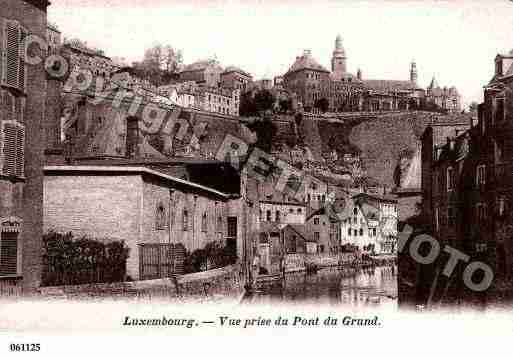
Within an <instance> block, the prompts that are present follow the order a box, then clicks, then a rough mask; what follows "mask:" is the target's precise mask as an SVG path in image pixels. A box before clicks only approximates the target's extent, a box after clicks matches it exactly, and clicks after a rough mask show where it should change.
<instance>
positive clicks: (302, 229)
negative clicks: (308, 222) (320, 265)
mask: <svg viewBox="0 0 513 359" xmlns="http://www.w3.org/2000/svg"><path fill="white" fill-rule="evenodd" d="M287 227H289V228H291V229H292V230H294V232H296V233H297V234H299V235H300V236H301V237H303V239H304V240H306V241H308V236H307V235H306V226H305V225H304V224H290V223H287V224H283V225H280V228H281V230H282V231H283V230H284V229H285V228H287Z"/></svg>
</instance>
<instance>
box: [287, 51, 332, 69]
mask: <svg viewBox="0 0 513 359" xmlns="http://www.w3.org/2000/svg"><path fill="white" fill-rule="evenodd" d="M301 70H314V71H322V72H328V73H329V71H328V70H327V69H326V68H325V67H324V66H322V65H321V64H319V63H318V62H317V60H315V59H314V58H313V57H312V56H311V55H310V54H304V55H302V56H298V57H296V61H294V63H293V64H292V66H291V67H290V68H289V70H288V71H287V73H292V72H296V71H301Z"/></svg>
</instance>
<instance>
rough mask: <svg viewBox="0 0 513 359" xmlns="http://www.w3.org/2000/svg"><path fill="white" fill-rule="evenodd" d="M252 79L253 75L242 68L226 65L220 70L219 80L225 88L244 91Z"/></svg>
mask: <svg viewBox="0 0 513 359" xmlns="http://www.w3.org/2000/svg"><path fill="white" fill-rule="evenodd" d="M252 81H253V76H251V74H249V73H247V72H246V71H244V70H241V69H240V68H238V67H235V66H228V67H227V68H226V69H224V71H223V72H221V76H220V82H221V87H223V88H227V89H234V90H235V89H238V90H240V92H241V93H244V92H245V91H246V90H247V89H248V86H249V84H250V83H251V82H252Z"/></svg>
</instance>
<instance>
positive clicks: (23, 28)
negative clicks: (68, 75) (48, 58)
mask: <svg viewBox="0 0 513 359" xmlns="http://www.w3.org/2000/svg"><path fill="white" fill-rule="evenodd" d="M48 5H49V2H48V1H46V0H39V1H36V0H30V1H29V0H0V9H2V10H1V11H0V52H1V53H2V54H3V58H2V64H3V65H2V66H1V67H0V85H1V86H0V98H1V99H2V101H1V104H0V295H2V294H1V293H2V286H3V285H6V286H7V285H10V286H16V287H18V288H20V287H21V286H22V285H23V287H24V289H27V290H32V289H34V288H37V287H39V285H40V282H41V255H40V253H41V246H42V238H41V233H42V226H43V224H42V221H43V193H42V190H41V189H42V184H43V170H42V163H43V150H44V146H43V142H44V136H43V134H42V128H44V127H45V122H46V117H45V103H46V84H47V74H46V72H45V70H44V63H43V62H40V63H38V64H34V65H32V64H30V65H29V64H27V63H25V62H24V60H23V51H21V50H22V49H23V39H24V38H26V36H28V35H31V36H35V37H36V36H37V37H39V38H40V39H46V36H47V22H46V10H47V7H48ZM34 47H35V50H34V54H35V55H37V56H41V57H44V55H45V54H46V51H47V48H43V49H38V46H34Z"/></svg>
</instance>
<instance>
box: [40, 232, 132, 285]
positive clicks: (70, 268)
mask: <svg viewBox="0 0 513 359" xmlns="http://www.w3.org/2000/svg"><path fill="white" fill-rule="evenodd" d="M128 253H129V249H128V248H127V247H126V246H125V243H124V242H122V241H109V242H106V243H104V242H103V241H99V240H96V239H91V238H88V237H86V236H83V237H79V238H75V237H74V236H73V234H72V233H71V232H70V233H66V234H62V233H57V232H53V231H51V232H49V233H46V234H45V235H44V236H43V278H42V286H60V285H77V284H89V283H113V282H122V281H124V280H125V279H126V261H127V258H128Z"/></svg>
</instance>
